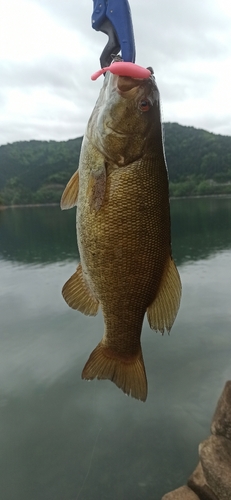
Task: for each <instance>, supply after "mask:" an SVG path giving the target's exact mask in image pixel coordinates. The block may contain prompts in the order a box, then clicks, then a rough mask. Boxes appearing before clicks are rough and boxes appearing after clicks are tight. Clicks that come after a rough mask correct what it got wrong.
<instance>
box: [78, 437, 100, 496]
mask: <svg viewBox="0 0 231 500" xmlns="http://www.w3.org/2000/svg"><path fill="white" fill-rule="evenodd" d="M101 431H102V427H100V429H99V432H98V434H97V436H96V438H95V442H94V446H93V450H92V452H91V458H90V462H89V466H88V470H87V473H86V476H85V478H84V480H83V484H82V486H81V488H80V490H79V493H78V496H77V497H76V500H78V499H79V495H80V494H81V492H82V491H83V488H84V485H85V483H86V480H87V478H88V476H89V472H90V470H91V464H92V459H93V455H94V451H95V447H96V444H97V441H98V437H99V435H100V432H101Z"/></svg>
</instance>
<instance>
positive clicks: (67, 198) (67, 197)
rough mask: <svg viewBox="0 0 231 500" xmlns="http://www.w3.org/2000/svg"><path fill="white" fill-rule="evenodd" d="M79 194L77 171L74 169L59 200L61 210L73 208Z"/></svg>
mask: <svg viewBox="0 0 231 500" xmlns="http://www.w3.org/2000/svg"><path fill="white" fill-rule="evenodd" d="M78 194H79V171H78V170H76V172H75V173H74V175H72V177H71V178H70V180H69V182H68V183H67V185H66V187H65V189H64V191H63V194H62V198H61V202H60V206H61V209H62V210H67V209H68V208H73V207H75V206H76V205H77V200H78Z"/></svg>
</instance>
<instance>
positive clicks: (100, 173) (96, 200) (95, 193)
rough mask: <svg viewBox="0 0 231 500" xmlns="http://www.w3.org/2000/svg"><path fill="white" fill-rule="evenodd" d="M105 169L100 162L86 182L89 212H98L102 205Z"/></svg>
mask: <svg viewBox="0 0 231 500" xmlns="http://www.w3.org/2000/svg"><path fill="white" fill-rule="evenodd" d="M106 180H107V177H106V168H105V163H104V161H103V160H102V161H101V162H100V163H99V164H96V165H95V166H94V169H92V171H91V173H90V178H89V182H88V189H87V196H88V200H89V204H90V209H91V211H93V210H95V211H96V212H98V210H99V209H100V208H101V206H102V205H103V201H104V196H105V192H106Z"/></svg>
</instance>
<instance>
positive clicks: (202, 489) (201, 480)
mask: <svg viewBox="0 0 231 500" xmlns="http://www.w3.org/2000/svg"><path fill="white" fill-rule="evenodd" d="M187 485H188V486H189V488H191V490H193V491H194V493H196V494H197V495H198V496H199V498H200V500H219V499H218V498H217V496H216V495H215V494H214V493H213V492H212V490H211V489H210V488H209V486H208V484H207V482H206V479H205V476H204V472H203V469H202V466H201V463H200V462H199V464H198V466H197V468H196V469H195V470H194V472H193V473H192V475H191V476H190V478H189V479H188V482H187Z"/></svg>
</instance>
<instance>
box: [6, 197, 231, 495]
mask: <svg viewBox="0 0 231 500" xmlns="http://www.w3.org/2000/svg"><path fill="white" fill-rule="evenodd" d="M230 210H231V200H215V199H213V200H212V199H209V200H181V201H177V200H173V201H172V224H173V248H174V255H175V256H176V260H177V261H178V264H180V274H181V278H182V282H183V298H182V304H181V308H180V312H179V315H178V317H177V320H176V323H175V325H174V327H173V330H172V333H171V336H167V335H165V336H164V337H161V336H159V335H157V334H156V333H154V332H152V331H151V330H150V329H149V327H148V324H147V321H146V320H145V322H144V326H143V333H142V346H143V353H144V358H145V365H146V369H147V376H148V384H149V393H148V399H147V402H146V403H145V404H143V403H140V402H138V401H136V400H133V399H131V398H128V397H126V396H125V395H124V394H123V393H122V391H119V390H118V388H117V387H116V386H115V385H114V384H112V383H111V382H109V381H96V380H95V381H92V382H91V383H88V382H84V381H82V380H81V378H80V375H81V370H82V368H83V366H84V364H85V361H86V360H87V358H88V355H89V353H90V352H91V350H92V349H93V348H94V347H95V346H96V344H97V343H98V342H99V340H100V339H101V336H102V333H103V320H102V316H101V314H99V315H98V316H96V317H95V318H90V317H85V316H84V315H82V314H80V313H78V312H76V311H73V310H71V309H69V308H68V306H67V305H66V304H65V302H64V301H63V299H62V297H61V287H62V285H63V283H64V282H65V281H66V279H67V278H68V277H69V276H70V275H71V274H72V272H73V270H74V266H75V263H76V261H77V251H76V240H75V213H74V212H75V211H68V212H61V211H60V210H59V208H58V207H50V208H48V207H47V208H45V207H44V208H42V209H41V208H37V209H19V210H6V211H4V212H0V234H1V239H0V246H1V250H0V252H1V258H2V260H0V276H1V287H0V318H1V329H0V343H1V349H0V429H1V433H0V467H1V471H2V474H1V482H0V498H2V499H4V500H12V499H17V500H31V499H33V500H54V499H55V500H64V499H65V500H92V499H94V500H102V499H105V500H118V499H119V500H125V499H126V500H127V498H132V499H133V500H153V498H155V499H156V500H159V499H160V498H161V496H162V495H163V494H164V493H165V492H167V491H169V490H171V489H174V488H177V487H178V486H180V485H181V484H183V483H184V482H185V481H186V479H187V477H188V476H189V474H190V473H191V472H192V470H193V468H194V467H195V465H196V463H197V449H198V443H199V442H200V441H201V440H203V439H204V438H205V437H207V435H208V434H209V424H210V420H211V417H212V413H213V411H214V407H215V404H216V402H217V399H218V396H219V395H220V392H221V390H222V388H223V385H224V383H225V381H226V380H227V379H228V378H230V342H231V338H230V322H231V313H230V272H229V270H230V268H231V252H230V247H231V236H230ZM73 261H74V262H73ZM19 264H20V265H19ZM28 264H30V265H28ZM31 264H33V266H31Z"/></svg>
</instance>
